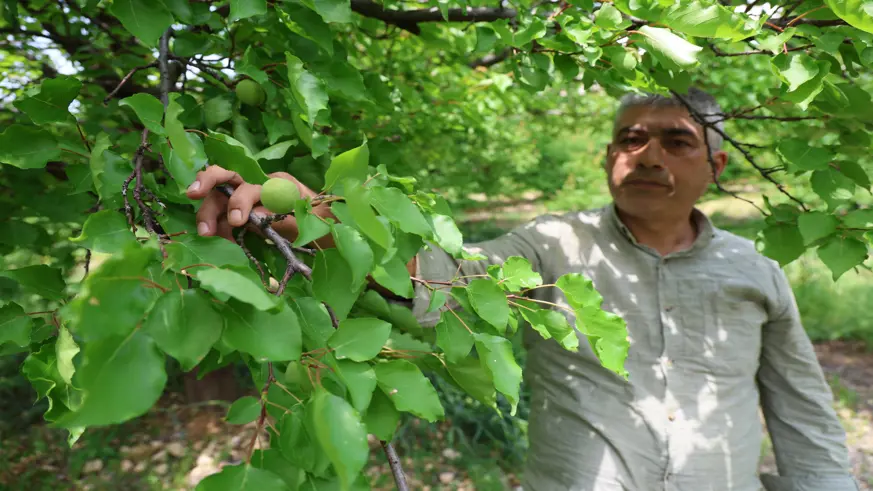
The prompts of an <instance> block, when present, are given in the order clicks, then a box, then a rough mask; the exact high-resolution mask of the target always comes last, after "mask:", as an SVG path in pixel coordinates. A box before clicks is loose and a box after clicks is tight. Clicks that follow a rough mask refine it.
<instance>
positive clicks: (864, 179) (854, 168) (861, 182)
mask: <svg viewBox="0 0 873 491" xmlns="http://www.w3.org/2000/svg"><path fill="white" fill-rule="evenodd" d="M837 168H838V169H839V171H840V172H842V173H843V175H844V176H846V177H848V178H849V179H851V180H853V181H855V184H857V185H858V186H861V187H862V188H864V189H868V190H869V189H870V176H868V175H867V171H865V170H864V168H863V167H861V165H860V164H858V163H857V162H850V161H845V160H844V161H842V162H839V163H838V164H837Z"/></svg>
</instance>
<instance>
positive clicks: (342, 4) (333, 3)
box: [307, 0, 353, 24]
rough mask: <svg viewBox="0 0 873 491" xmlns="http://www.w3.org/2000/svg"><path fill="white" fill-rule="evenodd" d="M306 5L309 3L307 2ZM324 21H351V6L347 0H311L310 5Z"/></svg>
mask: <svg viewBox="0 0 873 491" xmlns="http://www.w3.org/2000/svg"><path fill="white" fill-rule="evenodd" d="M307 6H310V4H309V3H308V2H307ZM310 8H312V9H313V10H315V12H317V13H318V15H320V16H321V18H322V19H324V21H325V22H336V23H339V24H348V23H350V22H352V18H353V17H352V7H351V3H350V2H348V1H347V0H312V4H311V6H310Z"/></svg>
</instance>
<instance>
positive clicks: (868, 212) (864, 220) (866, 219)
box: [843, 209, 873, 228]
mask: <svg viewBox="0 0 873 491" xmlns="http://www.w3.org/2000/svg"><path fill="white" fill-rule="evenodd" d="M843 225H845V226H846V227H849V228H873V209H864V210H852V211H850V212H848V213H846V216H845V217H843Z"/></svg>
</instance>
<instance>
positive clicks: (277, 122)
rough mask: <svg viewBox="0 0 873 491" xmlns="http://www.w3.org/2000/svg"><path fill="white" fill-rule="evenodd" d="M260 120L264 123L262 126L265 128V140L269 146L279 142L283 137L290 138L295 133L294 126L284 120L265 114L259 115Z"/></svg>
mask: <svg viewBox="0 0 873 491" xmlns="http://www.w3.org/2000/svg"><path fill="white" fill-rule="evenodd" d="M261 118H262V119H263V121H264V126H265V127H266V128H267V138H268V141H269V143H270V145H273V144H274V143H276V142H277V141H279V139H280V138H282V137H283V136H290V135H293V134H294V133H295V131H294V124H293V123H292V122H291V121H288V120H287V119H285V118H280V117H277V116H276V115H274V114H271V113H267V112H264V113H261ZM292 141H293V140H292Z"/></svg>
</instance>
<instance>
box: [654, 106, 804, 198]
mask: <svg viewBox="0 0 873 491" xmlns="http://www.w3.org/2000/svg"><path fill="white" fill-rule="evenodd" d="M670 92H671V93H672V94H673V96H674V97H676V98H677V99H678V100H679V101H680V102H681V103H682V105H684V106H685V108H686V109H687V110H688V112H689V113H690V114H691V117H693V118H694V119H695V121H697V123H698V124H699V125H701V126H703V127H704V129H706V128H708V129H711V130H712V131H715V132H716V133H718V134H719V135H720V136H721V137H722V138H724V140H725V141H727V142H729V143H730V144H731V145H733V146H734V148H736V149H737V150H739V152H740V153H741V154H743V157H744V158H745V159H746V161H747V162H748V163H749V164H751V165H752V167H754V168H755V170H757V171H758V173H759V174H761V177H763V178H764V179H766V180H768V181H770V182H771V183H772V184H773V185H774V186H776V189H778V190H779V192H781V193H782V194H784V195H785V196H788V198H789V199H791V200H792V201H794V202H795V203H797V204H799V205H800V207H801V208H802V209H803V210H804V211H808V210H807V207H806V205H805V204H804V203H803V201H800V200H799V199H797V198H796V197H794V196H793V195H792V194H791V193H789V192H788V191H786V190H785V187H784V186H783V185H782V183H780V182H779V181H777V180H776V179H774V178H773V176H771V175H770V174H771V173H772V172H771V171H769V170H768V169H765V168H764V167H761V166H760V165H758V163H757V162H755V159H754V158H753V157H752V154H751V153H749V151H748V150H747V149H746V148H745V147H747V146H749V145H746V144H743V143H739V142H738V141H736V140H734V139H733V138H732V137H730V136H728V135H727V133H725V132H724V130H722V129H721V128H719V127H718V126H716V124H715V122H712V121H707V120H706V118H704V117H703V116H702V115H701V114H700V112H698V111H697V110H696V109H694V107H692V106H691V104H689V103H688V101H687V100H685V98H684V97H682V95H680V94H679V93H678V92H676V91H675V90H673V89H670ZM704 132H705V131H704ZM704 141H705V142H706V147H707V150H708V152H707V155H708V158H709V162H710V165H714V162H713V161H712V151H711V149H710V148H709V138H704ZM716 185H718V187H719V189H720V190H722V191H726V192H728V193H730V194H731V195H732V196H734V197H735V198H738V199H741V200H743V201H746V202H748V203H751V204H752V205H753V206H755V207H756V208H758V209H759V210H761V208H760V207H758V206H757V205H755V204H754V203H752V202H751V201H749V200H747V199H745V198H740V197H739V196H737V195H736V194H735V193H731V192H730V191H727V190H725V189H724V188H723V187H722V186H721V184H719V183H718V180H717V179H716ZM761 211H763V210H761Z"/></svg>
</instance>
